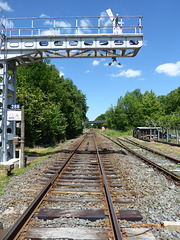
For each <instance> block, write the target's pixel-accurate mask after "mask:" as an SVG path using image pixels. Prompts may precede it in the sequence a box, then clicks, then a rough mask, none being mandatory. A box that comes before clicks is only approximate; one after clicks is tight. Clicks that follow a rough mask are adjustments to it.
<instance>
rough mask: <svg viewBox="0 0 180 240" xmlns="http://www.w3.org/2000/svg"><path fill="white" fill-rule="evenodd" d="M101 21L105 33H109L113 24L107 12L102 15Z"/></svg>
mask: <svg viewBox="0 0 180 240" xmlns="http://www.w3.org/2000/svg"><path fill="white" fill-rule="evenodd" d="M100 21H101V24H102V26H101V28H102V29H103V33H106V32H107V31H108V27H109V26H112V22H111V20H110V18H109V17H108V15H107V13H106V12H105V11H104V12H102V13H101V15H100Z"/></svg>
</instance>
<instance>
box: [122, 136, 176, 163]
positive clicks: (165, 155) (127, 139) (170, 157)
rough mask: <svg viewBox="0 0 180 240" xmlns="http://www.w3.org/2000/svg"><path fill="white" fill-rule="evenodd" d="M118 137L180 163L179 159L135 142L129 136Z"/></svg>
mask: <svg viewBox="0 0 180 240" xmlns="http://www.w3.org/2000/svg"><path fill="white" fill-rule="evenodd" d="M118 139H119V140H121V141H126V142H127V143H130V144H133V145H135V146H138V147H139V148H143V149H145V150H147V151H149V152H152V153H156V154H158V155H160V156H162V157H165V158H167V159H169V160H171V161H173V162H175V163H180V159H178V158H174V157H172V156H169V155H167V154H164V153H162V152H159V151H157V150H155V149H152V148H149V147H146V146H144V145H142V144H139V143H137V142H135V141H133V140H131V139H129V138H118Z"/></svg>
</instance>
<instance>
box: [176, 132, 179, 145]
mask: <svg viewBox="0 0 180 240" xmlns="http://www.w3.org/2000/svg"><path fill="white" fill-rule="evenodd" d="M176 144H179V141H178V129H177V130H176Z"/></svg>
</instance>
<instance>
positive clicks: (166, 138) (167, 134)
mask: <svg viewBox="0 0 180 240" xmlns="http://www.w3.org/2000/svg"><path fill="white" fill-rule="evenodd" d="M166 132H167V138H166V139H167V140H166V142H168V141H169V129H167V131H166Z"/></svg>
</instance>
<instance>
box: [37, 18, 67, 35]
mask: <svg viewBox="0 0 180 240" xmlns="http://www.w3.org/2000/svg"><path fill="white" fill-rule="evenodd" d="M41 17H43V18H44V17H47V16H46V15H45V14H41ZM44 25H49V26H52V27H53V26H54V21H53V20H52V21H51V20H49V19H48V20H46V21H45V22H44ZM55 27H56V28H61V29H57V30H58V31H61V30H62V28H63V30H64V31H66V32H67V33H70V32H71V29H70V28H71V24H70V23H68V22H66V21H56V22H55ZM58 33H60V32H58ZM45 35H46V34H45Z"/></svg>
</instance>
